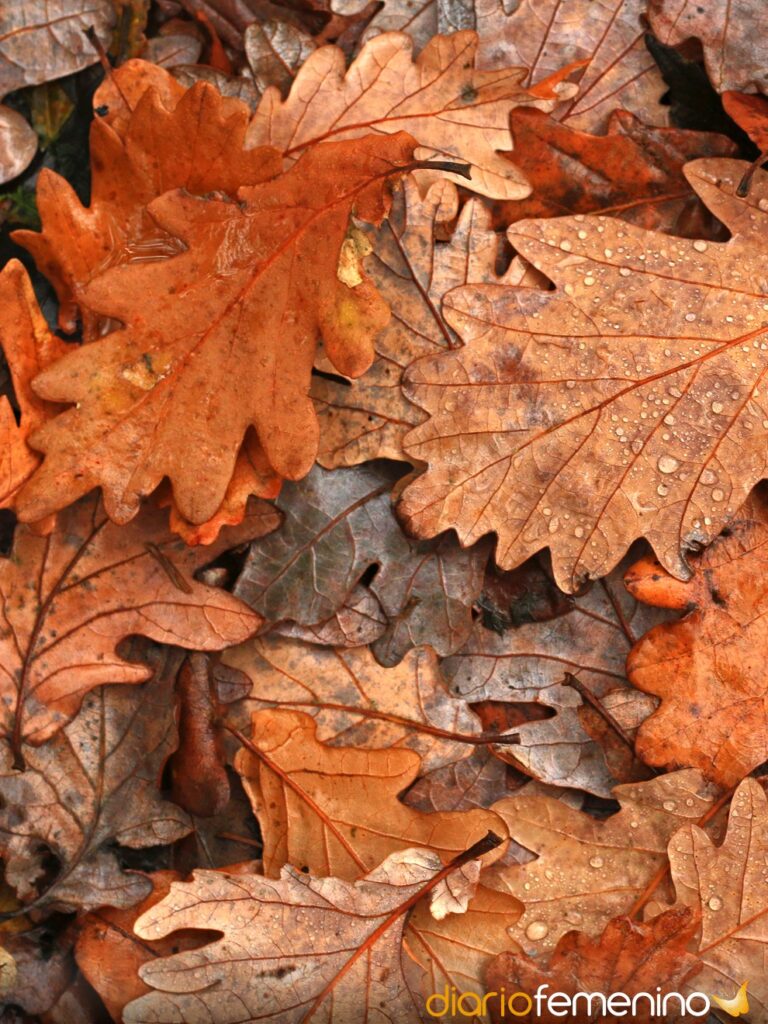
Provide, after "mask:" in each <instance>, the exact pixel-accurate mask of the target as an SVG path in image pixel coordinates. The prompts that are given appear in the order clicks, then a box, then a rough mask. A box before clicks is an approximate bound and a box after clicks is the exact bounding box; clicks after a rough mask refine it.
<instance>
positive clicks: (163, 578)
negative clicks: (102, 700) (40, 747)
mask: <svg viewBox="0 0 768 1024" xmlns="http://www.w3.org/2000/svg"><path fill="white" fill-rule="evenodd" d="M165 520H166V513H164V512H160V511H157V510H154V509H151V508H147V509H145V510H144V511H143V512H142V513H141V515H140V516H138V517H137V518H136V520H134V522H133V524H132V525H131V526H130V527H127V528H123V529H120V528H119V527H117V526H115V525H114V524H113V523H111V522H110V521H109V519H108V518H107V517H106V515H105V514H104V512H103V511H102V510H101V508H100V506H99V505H98V504H97V502H96V500H95V498H94V497H89V498H87V499H85V500H83V501H81V502H80V503H79V504H77V505H75V506H73V507H71V508H70V509H68V510H67V511H66V512H65V513H63V514H62V515H61V516H60V517H59V521H58V524H57V527H56V530H55V531H54V533H53V534H51V536H50V537H47V538H43V537H39V536H36V535H35V534H34V533H33V532H32V531H31V530H30V529H29V528H28V527H24V526H20V527H18V528H17V531H16V538H15V543H14V548H13V553H12V556H11V557H10V558H8V559H4V560H3V561H2V563H0V591H2V594H3V601H4V604H3V610H2V619H1V620H0V625H1V627H2V628H1V630H0V652H2V654H1V655H0V661H2V664H3V672H2V674H0V689H1V691H2V695H3V702H2V707H3V720H2V733H3V735H4V736H6V737H8V738H10V739H11V742H12V745H13V747H14V750H15V751H16V753H17V754H18V753H19V752H20V750H21V743H22V740H26V741H28V742H31V743H34V744H39V743H42V742H43V741H44V740H47V739H49V738H50V737H51V736H52V735H53V734H54V733H56V732H57V731H58V730H59V729H60V728H61V727H62V726H63V725H65V724H66V722H68V721H69V720H70V719H71V718H72V717H73V716H74V715H75V714H76V713H77V710H78V708H79V706H80V702H81V700H82V698H83V695H84V694H85V693H87V692H88V691H89V690H91V689H93V688H94V687H95V686H99V685H101V684H103V683H118V682H123V683H138V682H142V681H143V680H145V679H147V678H148V677H149V675H150V674H151V673H150V669H148V668H147V667H146V666H145V665H140V664H132V663H130V662H128V661H127V660H125V658H123V657H121V656H120V655H119V654H118V653H117V651H116V647H117V644H118V643H119V642H120V641H121V640H123V639H124V638H125V637H126V636H128V635H130V634H134V633H140V634H142V635H144V636H147V637H150V638H152V639H153V640H157V641H160V642H161V643H171V644H174V645H176V646H178V647H187V648H192V649H194V648H197V649H200V650H219V649H220V648H222V647H226V646H227V645H228V644H231V643H237V642H238V641H242V640H244V639H245V638H246V637H248V636H250V635H251V634H252V633H254V632H255V631H256V629H257V628H258V626H259V624H260V622H261V619H260V617H259V616H258V615H256V614H255V613H254V612H252V611H250V609H248V608H247V607H246V606H245V605H243V604H242V602H240V601H238V600H237V599H236V598H234V597H232V596H231V595H230V594H227V593H224V592H223V591H221V590H216V589H214V588H212V587H206V586H204V585H203V584H202V583H197V582H196V581H195V580H194V579H193V578H192V573H193V572H194V571H195V569H197V568H199V567H200V566H201V565H202V564H205V562H207V561H209V560H210V559H212V558H215V556H216V553H217V551H222V550H225V549H226V548H227V547H231V546H232V545H233V544H235V543H237V542H238V540H239V541H243V540H247V539H250V538H251V537H253V536H258V535H259V534H262V533H265V532H267V531H269V530H271V529H274V527H275V526H276V524H277V521H278V520H277V516H276V514H275V512H274V510H273V509H272V507H271V506H269V505H266V504H261V505H255V506H254V507H253V511H252V513H251V514H250V515H249V516H248V517H247V518H246V520H245V521H244V522H243V524H242V526H241V527H239V528H237V529H234V528H233V529H230V530H227V531H225V533H223V534H222V537H221V539H220V541H219V544H218V547H217V546H214V547H213V548H203V549H199V548H198V549H189V548H187V547H186V546H185V545H184V544H183V543H181V542H180V541H178V540H176V539H174V538H173V536H172V535H171V534H170V533H169V531H168V528H167V526H166V525H165Z"/></svg>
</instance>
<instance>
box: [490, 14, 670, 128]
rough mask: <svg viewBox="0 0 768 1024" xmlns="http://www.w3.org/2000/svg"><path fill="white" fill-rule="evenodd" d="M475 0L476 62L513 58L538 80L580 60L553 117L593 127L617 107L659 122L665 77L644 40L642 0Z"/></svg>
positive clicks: (664, 115)
mask: <svg viewBox="0 0 768 1024" xmlns="http://www.w3.org/2000/svg"><path fill="white" fill-rule="evenodd" d="M510 7H511V5H509V4H507V3H505V2H504V0H475V12H476V17H477V30H478V32H479V34H480V39H481V47H480V60H481V62H482V67H495V68H497V67H500V66H501V65H502V64H504V65H505V66H506V65H507V64H508V63H509V62H510V60H512V61H513V62H514V63H517V64H522V65H523V66H524V67H526V68H528V69H529V71H528V79H527V80H528V81H531V82H540V81H542V79H545V78H547V77H548V76H549V75H552V74H555V73H556V72H558V71H559V70H560V69H561V68H562V67H563V66H564V65H566V64H570V63H573V62H580V61H581V62H584V65H585V66H584V71H583V72H582V74H581V78H580V81H579V87H578V92H577V93H576V95H575V96H574V97H573V98H572V99H570V100H569V101H568V103H567V104H565V105H564V106H563V107H561V108H559V109H558V110H557V114H556V116H557V117H558V119H559V120H561V121H563V122H564V123H565V124H567V125H568V126H569V127H571V128H576V129H578V130H579V131H587V132H599V131H602V130H603V129H604V128H605V127H606V125H607V122H608V118H609V116H610V115H611V114H612V113H613V111H614V110H616V109H617V108H621V109H624V110H628V111H630V112H631V113H633V114H636V115H637V116H638V117H640V118H641V119H642V120H643V121H645V122H646V123H648V122H650V123H652V124H664V123H665V121H666V118H667V116H668V115H667V110H668V108H664V107H662V106H661V105H660V104H659V100H660V99H661V96H662V94H663V93H664V82H663V81H662V78H661V75H660V74H659V72H658V69H657V67H656V65H655V64H654V61H653V58H652V57H651V55H650V54H649V53H648V51H647V49H646V48H645V44H644V41H643V35H644V31H645V29H644V26H643V22H642V20H641V19H642V17H643V16H644V15H645V8H646V4H645V0H607V2H604V3H592V2H591V0H569V2H568V3H563V2H562V0H522V2H521V3H519V4H518V5H517V6H516V7H514V9H512V11H511V13H508V12H509V11H510Z"/></svg>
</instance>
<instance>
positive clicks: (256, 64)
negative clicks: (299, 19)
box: [243, 19, 316, 93]
mask: <svg viewBox="0 0 768 1024" xmlns="http://www.w3.org/2000/svg"><path fill="white" fill-rule="evenodd" d="M243 42H244V45H245V55H246V57H247V58H248V64H249V67H250V69H251V71H252V73H253V79H254V82H255V84H256V88H257V89H258V90H259V92H260V93H263V92H265V91H266V90H267V89H268V88H269V87H270V86H274V87H275V88H277V89H280V90H283V91H285V90H287V89H288V88H289V87H290V85H291V83H292V82H293V80H294V78H295V77H296V72H297V71H298V69H299V68H300V67H301V65H302V64H303V63H304V61H305V60H308V59H309V56H310V54H311V53H313V51H314V50H315V48H316V43H315V42H314V40H313V39H312V37H311V36H310V35H308V34H307V33H306V32H302V31H301V29H299V28H296V27H295V26H293V25H290V24H287V23H286V22H284V21H277V20H276V19H273V20H271V21H266V22H263V23H261V24H259V23H258V22H256V23H254V24H253V25H249V26H248V28H247V29H246V30H245V36H244V39H243Z"/></svg>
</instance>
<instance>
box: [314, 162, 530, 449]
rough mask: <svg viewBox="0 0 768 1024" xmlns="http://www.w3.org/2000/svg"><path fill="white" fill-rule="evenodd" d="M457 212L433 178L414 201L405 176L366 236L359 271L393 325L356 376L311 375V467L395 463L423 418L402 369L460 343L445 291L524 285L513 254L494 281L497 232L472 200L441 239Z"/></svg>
mask: <svg viewBox="0 0 768 1024" xmlns="http://www.w3.org/2000/svg"><path fill="white" fill-rule="evenodd" d="M457 211H458V192H457V190H456V187H455V186H454V185H453V183H452V182H448V181H442V182H436V183H435V184H434V185H432V186H431V187H430V188H429V189H428V190H427V193H426V195H425V196H424V197H423V198H422V197H421V196H420V195H419V190H418V186H417V185H416V182H415V180H414V179H413V177H412V176H410V175H409V176H408V177H407V178H406V179H405V181H404V189H403V193H402V195H401V196H398V197H396V198H395V201H394V203H393V206H392V210H391V212H390V215H389V217H388V218H387V220H386V221H385V223H384V224H382V226H381V228H380V229H379V230H378V231H375V232H374V231H372V230H368V231H367V232H366V235H365V239H366V242H367V244H368V245H370V247H371V248H372V250H373V251H372V253H371V254H370V256H369V257H368V258H367V259H365V261H364V266H365V268H366V270H367V271H368V273H369V274H370V275H371V279H372V281H373V282H374V284H375V285H376V287H377V288H378V289H379V291H380V292H381V294H382V295H383V297H384V298H385V299H386V301H387V302H388V303H389V305H390V307H391V309H392V319H391V320H390V322H389V323H388V324H387V326H386V327H385V328H384V329H383V330H382V331H380V332H379V334H378V335H377V336H376V340H375V342H374V346H375V349H376V359H375V360H374V363H373V365H372V366H371V368H370V370H369V371H368V372H367V373H366V374H364V375H363V376H362V377H361V378H359V379H358V380H356V381H352V380H341V381H339V380H338V375H334V379H330V378H329V377H328V376H327V375H321V376H316V377H315V378H314V379H313V382H312V397H313V398H314V400H315V407H316V408H317V412H318V418H319V420H320V431H321V433H320V449H319V451H318V461H319V462H320V464H321V465H323V466H325V468H326V469H334V468H336V467H338V466H351V465H355V464H357V463H360V462H364V461H366V460H368V459H375V458H387V459H402V458H403V450H402V441H403V437H404V436H405V434H406V432H407V431H408V430H409V428H410V427H413V426H416V424H417V423H421V422H422V420H423V419H424V413H423V412H422V411H421V410H420V409H419V408H418V407H417V406H415V405H414V404H413V403H412V402H409V401H408V400H407V399H406V398H405V396H404V395H403V393H402V388H401V383H402V375H403V372H404V370H405V369H407V367H408V366H409V365H410V364H411V363H412V362H413V361H414V360H415V359H418V358H419V357H420V356H423V355H429V354H433V353H435V352H441V351H445V350H448V349H451V348H455V347H457V346H458V345H459V340H458V338H457V337H456V335H455V334H454V333H453V331H452V330H451V329H450V327H449V326H448V324H447V323H446V322H445V320H444V319H443V316H442V314H441V308H440V307H441V303H442V299H443V296H444V295H445V294H446V292H448V291H450V289H451V288H455V287H457V286H458V285H462V284H480V283H483V284H485V283H487V284H509V285H515V284H521V283H526V284H528V283H529V282H528V280H527V279H526V272H527V271H528V270H529V269H530V268H528V265H527V264H526V265H525V266H523V261H521V260H520V259H519V258H516V259H514V260H513V261H512V263H511V265H510V266H509V268H508V269H507V271H506V272H505V273H504V274H503V275H497V273H496V260H497V255H498V245H499V236H498V235H497V234H495V233H494V232H493V231H492V230H491V225H490V217H489V215H488V211H487V210H486V209H485V207H484V206H483V205H482V203H481V202H480V200H478V199H470V200H469V201H468V202H467V203H466V204H465V205H464V207H463V208H462V210H461V213H460V214H459V219H458V221H457V223H456V226H455V228H454V229H453V231H452V232H451V236H450V238H449V239H448V241H447V242H441V241H439V240H438V233H439V232H441V231H444V230H445V226H446V224H447V222H450V221H452V220H453V219H454V218H455V217H456V214H457ZM316 365H317V366H318V369H320V370H321V371H323V370H330V369H332V367H330V366H329V365H326V361H325V360H324V359H323V360H320V361H318V363H317V364H316Z"/></svg>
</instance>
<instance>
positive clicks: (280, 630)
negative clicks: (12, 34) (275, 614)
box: [270, 584, 387, 647]
mask: <svg viewBox="0 0 768 1024" xmlns="http://www.w3.org/2000/svg"><path fill="white" fill-rule="evenodd" d="M386 628H387V617H386V615H385V614H384V611H383V609H382V607H381V605H380V604H379V602H378V601H377V600H376V598H375V597H374V596H373V594H372V593H371V592H370V590H368V589H367V587H364V586H362V585H361V584H358V585H357V586H356V587H355V588H354V589H353V590H352V591H351V593H350V594H349V595H348V596H347V597H346V598H345V599H344V603H343V604H342V605H341V606H340V607H339V608H338V609H337V610H336V611H335V612H334V613H333V615H330V616H329V617H328V618H327V619H324V620H323V621H322V622H317V623H314V624H312V625H308V626H300V625H299V624H298V623H297V622H280V623H278V624H277V625H276V626H274V627H273V628H272V629H271V630H270V633H274V634H275V635H276V636H287V637H292V638H293V639H295V640H306V641H307V642H308V643H311V644H321V645H322V646H324V647H363V646H365V645H366V644H372V643H373V642H374V640H378V638H379V637H380V636H381V635H382V633H383V632H384V630H385V629H386Z"/></svg>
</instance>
